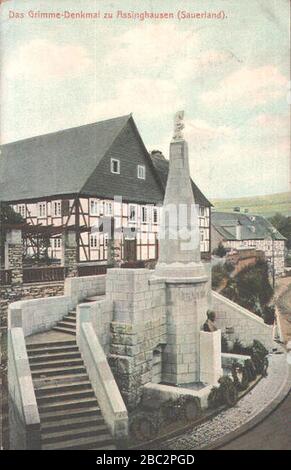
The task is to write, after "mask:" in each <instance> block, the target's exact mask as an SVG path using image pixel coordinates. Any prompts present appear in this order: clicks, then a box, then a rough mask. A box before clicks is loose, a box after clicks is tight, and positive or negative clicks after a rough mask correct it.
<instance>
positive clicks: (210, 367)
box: [200, 330, 223, 385]
mask: <svg viewBox="0 0 291 470" xmlns="http://www.w3.org/2000/svg"><path fill="white" fill-rule="evenodd" d="M222 375H223V371H222V367H221V330H217V331H214V332H212V333H209V332H206V331H200V382H203V383H206V384H210V385H215V384H216V383H217V381H218V379H219V378H220V377H221V376H222Z"/></svg>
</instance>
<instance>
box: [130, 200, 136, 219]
mask: <svg viewBox="0 0 291 470" xmlns="http://www.w3.org/2000/svg"><path fill="white" fill-rule="evenodd" d="M129 221H130V222H136V206H135V205H133V204H130V205H129Z"/></svg>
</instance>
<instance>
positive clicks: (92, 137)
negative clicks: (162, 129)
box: [0, 115, 131, 201]
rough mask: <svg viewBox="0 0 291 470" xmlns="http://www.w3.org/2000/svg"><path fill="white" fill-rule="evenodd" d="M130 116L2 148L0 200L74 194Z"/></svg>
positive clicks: (14, 143) (34, 138) (33, 138)
mask: <svg viewBox="0 0 291 470" xmlns="http://www.w3.org/2000/svg"><path fill="white" fill-rule="evenodd" d="M130 118H131V115H127V116H121V117H118V118H114V119H108V120H106V121H100V122H95V123H93V124H88V125H84V126H80V127H75V128H71V129H66V130H63V131H59V132H53V133H51V134H45V135H41V136H38V137H32V138H29V139H25V140H20V141H17V142H13V143H10V144H5V145H3V146H2V147H1V155H0V200H2V201H14V200H21V199H34V198H43V197H48V196H52V195H63V194H77V193H79V192H80V191H81V189H82V187H83V185H84V183H85V182H86V180H87V179H88V178H89V176H90V174H91V173H92V172H93V171H94V170H95V168H96V167H97V165H98V164H99V162H100V161H101V160H102V158H103V157H104V155H105V154H106V152H107V151H108V150H109V148H110V147H111V145H112V143H113V142H114V140H115V138H116V137H117V136H118V135H119V133H120V132H121V130H122V129H123V128H124V126H125V125H126V123H127V122H128V120H129V119H130Z"/></svg>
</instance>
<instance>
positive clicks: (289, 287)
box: [274, 277, 291, 343]
mask: <svg viewBox="0 0 291 470" xmlns="http://www.w3.org/2000/svg"><path fill="white" fill-rule="evenodd" d="M274 300H275V304H276V310H277V314H278V315H279V316H280V324H281V329H282V334H283V338H284V342H285V343H287V342H288V341H290V340H291V277H285V278H281V279H278V280H277V283H276V290H275V299H274Z"/></svg>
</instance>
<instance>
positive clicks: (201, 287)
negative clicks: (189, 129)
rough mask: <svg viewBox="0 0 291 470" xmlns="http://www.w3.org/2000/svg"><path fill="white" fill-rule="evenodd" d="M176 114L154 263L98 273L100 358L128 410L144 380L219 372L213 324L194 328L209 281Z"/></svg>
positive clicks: (209, 379) (207, 378) (178, 381)
mask: <svg viewBox="0 0 291 470" xmlns="http://www.w3.org/2000/svg"><path fill="white" fill-rule="evenodd" d="M183 116H184V113H183V112H178V113H177V114H176V115H175V120H174V123H175V124H174V135H173V139H172V141H171V143H170V163H169V175H168V181H167V186H166V192H165V199H164V204H163V211H162V220H161V226H160V235H159V238H160V240H159V241H160V255H159V259H158V263H157V265H156V269H155V270H154V271H152V270H149V269H115V268H113V269H108V271H107V276H106V302H108V303H109V304H110V305H113V321H112V322H111V325H110V328H111V342H110V353H109V356H108V360H109V363H110V366H111V369H112V371H113V373H114V376H115V378H116V381H117V383H118V386H119V389H120V391H121V394H122V396H123V399H124V401H125V403H126V406H127V407H128V409H134V408H135V407H136V406H137V404H138V403H139V401H140V399H141V396H142V394H143V390H144V386H145V385H147V384H151V383H154V384H168V385H173V386H182V387H183V385H187V386H190V387H191V384H193V385H194V388H195V384H196V383H197V382H204V383H208V384H210V383H211V384H212V383H216V382H217V380H218V378H219V377H220V376H221V375H222V369H221V355H220V330H218V331H215V332H213V333H211V332H204V331H202V329H203V324H204V322H205V319H206V314H207V310H208V308H209V305H208V304H209V297H210V292H211V290H210V289H211V287H210V278H209V274H208V273H209V270H208V269H206V267H205V264H204V263H202V262H201V258H200V232H199V223H198V221H199V219H198V211H197V209H196V205H195V201H194V197H193V191H192V186H191V179H190V172H189V161H188V147H187V142H186V141H185V140H184V138H183V133H182V131H183V128H184V123H183ZM201 350H203V356H204V359H203V361H201ZM174 388H176V387H174Z"/></svg>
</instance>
